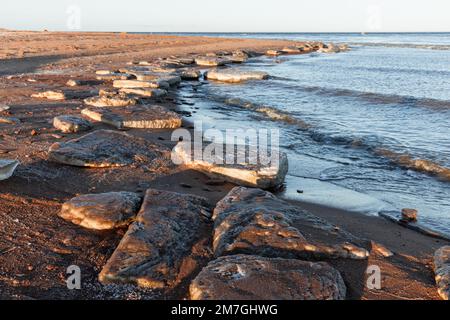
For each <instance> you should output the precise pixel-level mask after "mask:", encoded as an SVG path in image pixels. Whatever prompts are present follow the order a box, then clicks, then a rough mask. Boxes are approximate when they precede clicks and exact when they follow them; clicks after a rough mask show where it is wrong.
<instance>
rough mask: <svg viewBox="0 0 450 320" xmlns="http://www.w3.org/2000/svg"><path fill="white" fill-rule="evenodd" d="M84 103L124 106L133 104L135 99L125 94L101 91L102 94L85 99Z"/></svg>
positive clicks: (96, 105) (100, 105) (102, 105)
mask: <svg viewBox="0 0 450 320" xmlns="http://www.w3.org/2000/svg"><path fill="white" fill-rule="evenodd" d="M84 103H85V104H87V105H89V106H93V107H126V106H131V105H135V104H136V103H137V100H136V99H135V98H130V97H128V96H127V95H126V94H114V93H111V94H106V93H103V95H100V96H97V97H91V98H87V99H85V100H84Z"/></svg>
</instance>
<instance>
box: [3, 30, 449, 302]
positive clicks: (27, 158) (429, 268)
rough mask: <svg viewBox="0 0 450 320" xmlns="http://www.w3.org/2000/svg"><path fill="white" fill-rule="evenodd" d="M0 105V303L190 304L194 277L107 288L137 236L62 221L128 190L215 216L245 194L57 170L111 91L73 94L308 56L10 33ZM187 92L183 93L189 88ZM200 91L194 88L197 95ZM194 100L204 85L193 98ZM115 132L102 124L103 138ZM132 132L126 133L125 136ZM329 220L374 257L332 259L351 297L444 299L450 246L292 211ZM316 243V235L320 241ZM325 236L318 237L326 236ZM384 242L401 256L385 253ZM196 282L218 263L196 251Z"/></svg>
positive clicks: (109, 172) (199, 183) (111, 36)
mask: <svg viewBox="0 0 450 320" xmlns="http://www.w3.org/2000/svg"><path fill="white" fill-rule="evenodd" d="M0 39H1V42H2V46H1V48H0V104H2V105H7V106H9V107H10V108H9V109H8V110H5V111H0V117H8V118H14V119H18V120H19V121H18V122H17V123H2V122H0V158H2V159H17V160H19V161H20V165H19V166H18V167H17V169H16V171H15V173H14V175H13V176H12V177H11V178H9V179H7V180H4V181H0V298H2V299H183V298H189V294H188V286H189V284H190V280H192V277H187V278H186V279H184V280H183V281H181V283H180V284H178V285H177V286H176V287H174V288H171V289H170V290H158V289H148V288H139V287H136V286H134V285H131V284H126V285H125V284H112V285H107V286H104V285H103V284H101V283H100V282H99V280H98V275H99V273H100V272H101V270H102V268H103V266H104V265H105V264H106V263H107V261H108V259H109V258H110V257H111V254H112V253H113V252H114V250H115V249H116V247H117V245H118V244H119V242H120V241H121V239H122V237H123V236H124V234H125V232H126V231H127V228H119V229H117V230H113V231H93V230H88V229H85V228H82V227H80V226H77V225H74V224H72V223H70V222H68V221H65V220H63V219H62V218H60V217H59V216H58V213H59V212H60V210H61V206H62V204H63V203H65V202H66V201H68V200H70V199H71V198H73V197H75V196H78V195H83V194H90V193H104V192H111V191H130V192H135V193H138V194H140V195H144V194H145V192H146V190H147V189H150V188H153V189H159V190H166V191H173V192H178V193H183V194H194V195H198V196H202V197H205V198H206V199H207V200H208V203H209V205H210V206H211V207H214V206H215V205H216V203H217V202H218V201H219V200H221V199H222V198H223V197H225V196H226V195H227V193H228V192H229V191H230V190H232V189H233V187H235V185H234V184H232V183H229V182H222V183H212V181H211V179H210V178H209V177H208V176H206V175H205V174H203V173H200V172H198V171H194V170H186V168H184V167H182V166H160V167H158V168H149V167H146V166H140V165H132V166H127V167H118V168H95V169H94V168H79V167H75V166H67V165H61V164H59V163H55V162H53V161H49V159H48V150H49V148H50V147H51V145H52V144H54V143H57V142H64V141H68V140H71V139H74V138H78V137H82V136H84V135H85V134H86V132H79V133H61V131H60V130H57V129H56V128H54V126H53V125H52V121H53V118H54V117H56V116H59V115H80V112H81V110H82V109H84V104H83V98H84V97H85V96H92V95H93V92H98V90H99V89H104V90H112V89H113V88H112V83H111V82H110V81H104V82H102V83H101V84H93V85H91V84H88V85H83V86H77V87H74V88H69V87H67V85H66V84H67V82H68V81H69V80H84V81H93V80H95V79H96V74H95V72H96V71H97V70H118V69H120V68H126V67H129V65H128V63H129V62H131V61H134V62H139V61H146V62H148V63H154V64H155V65H156V64H158V63H161V62H162V61H163V60H162V59H164V58H169V57H171V58H173V57H176V58H180V57H186V56H189V57H195V56H204V55H206V54H211V53H220V52H233V51H236V50H244V51H245V52H252V53H255V54H264V53H265V52H266V51H267V50H282V49H283V48H286V47H291V46H300V45H303V43H301V42H292V41H284V40H283V41H281V40H253V39H226V38H209V37H191V36H186V37H180V36H168V35H143V34H127V33H59V32H58V33H57V32H26V31H0ZM184 84H185V81H183V82H182V84H181V85H184ZM188 85H190V84H188ZM46 90H52V91H55V90H66V91H67V90H73V91H76V93H77V95H76V96H75V98H66V99H65V100H62V101H50V100H45V99H35V98H32V97H31V95H32V94H34V93H37V92H42V91H46ZM192 90H195V85H194V86H193V87H192ZM168 91H169V92H168V94H167V95H166V96H163V97H160V98H156V99H155V103H157V104H158V105H162V106H163V107H165V108H166V109H167V110H170V111H173V112H175V113H177V112H178V114H180V115H181V116H183V125H182V127H183V128H187V129H189V130H191V129H192V124H191V123H190V122H189V117H188V116H187V114H186V113H182V112H180V108H179V105H180V101H181V100H183V97H180V96H179V95H178V93H177V89H176V87H175V88H174V87H172V88H170V89H169V90H168ZM101 129H107V130H113V129H112V127H111V126H109V125H107V124H105V123H101V122H94V123H93V128H92V129H91V131H94V130H101ZM121 132H122V131H121ZM126 133H127V134H129V135H131V136H134V137H141V138H145V140H146V141H148V142H150V143H155V144H158V145H162V146H164V147H167V148H168V149H172V148H173V147H174V146H175V142H172V141H171V139H170V136H171V133H172V130H171V129H157V130H153V129H152V130H146V129H127V130H126ZM290 203H291V204H293V205H294V206H296V207H298V208H301V209H305V210H307V211H309V212H311V213H312V214H314V215H316V216H318V217H320V218H323V219H325V220H327V221H329V222H330V223H331V224H333V225H336V226H337V227H339V228H340V229H343V230H346V231H348V232H350V233H351V234H352V235H354V236H355V237H357V238H358V239H359V241H360V243H361V245H362V246H364V248H365V249H366V250H368V252H370V255H369V257H368V258H367V259H365V260H351V259H328V260H326V262H328V263H329V264H330V265H331V266H333V267H334V268H336V269H337V270H338V271H339V272H340V273H341V275H342V277H343V279H344V282H345V285H346V287H347V293H346V298H347V299H356V300H359V299H361V300H375V299H408V300H409V299H412V300H416V299H417V300H420V299H426V300H428V299H429V300H438V299H440V297H439V295H438V292H437V289H436V284H435V279H434V273H433V254H434V252H435V251H436V250H437V249H438V248H440V247H442V246H445V245H448V244H449V242H447V241H445V240H441V239H437V238H432V237H429V236H426V235H423V234H420V233H418V232H415V231H413V230H409V229H407V228H404V227H402V226H400V225H397V224H394V223H392V222H389V221H387V220H385V219H383V218H380V217H372V216H367V215H363V214H358V213H354V212H346V211H343V210H339V209H334V208H327V207H323V206H318V205H313V204H307V203H302V202H292V201H291V202H290ZM212 230H213V224H212V223H209V224H207V226H206V227H205V228H204V229H203V231H204V233H203V234H201V235H200V236H199V237H200V240H199V243H202V245H203V246H205V247H208V246H210V245H211V243H212V241H213V240H212V234H213V232H212ZM311 236H312V237H314V236H315V235H314V234H313V235H311ZM316 236H317V237H319V235H316ZM374 243H376V244H381V245H383V246H384V247H386V248H388V249H389V250H390V251H392V252H393V253H394V255H393V256H392V257H384V256H383V255H380V254H377V252H376V250H375V249H374V248H373V247H374ZM198 251H199V253H198V254H197V258H198V260H197V263H196V265H195V267H193V269H195V270H196V271H195V272H194V274H197V273H198V272H199V271H200V270H201V268H202V267H204V266H205V265H206V264H207V263H208V262H209V261H211V260H212V259H213V257H212V254H211V252H210V250H209V251H208V250H203V251H202V250H200V249H199V250H198ZM69 265H78V266H80V267H81V268H82V270H83V290H73V291H71V290H67V288H66V282H65V280H66V268H67V266H69ZM371 265H377V266H379V267H380V269H381V270H382V280H381V281H382V288H381V289H368V288H367V286H366V278H367V276H368V274H367V273H366V270H367V268H368V266H371Z"/></svg>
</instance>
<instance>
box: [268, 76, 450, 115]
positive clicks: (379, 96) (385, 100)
mask: <svg viewBox="0 0 450 320" xmlns="http://www.w3.org/2000/svg"><path fill="white" fill-rule="evenodd" d="M291 80H292V81H291V82H290V83H288V82H285V81H279V82H278V81H273V82H271V83H270V84H268V85H271V86H272V85H274V84H276V85H277V86H278V87H282V88H286V89H300V90H303V91H306V92H310V93H314V94H317V95H322V96H329V97H350V98H357V99H362V100H364V101H367V102H370V103H376V104H395V105H408V106H415V107H424V108H430V109H435V110H440V109H445V110H448V109H450V101H448V100H439V99H433V98H417V97H413V96H404V95H396V94H383V93H375V92H366V91H358V90H352V89H340V88H327V87H320V86H303V85H299V84H293V82H294V80H293V79H291Z"/></svg>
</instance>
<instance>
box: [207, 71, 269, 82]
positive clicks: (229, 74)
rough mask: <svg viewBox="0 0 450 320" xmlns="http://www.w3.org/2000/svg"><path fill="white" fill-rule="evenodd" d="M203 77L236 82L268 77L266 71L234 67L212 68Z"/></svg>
mask: <svg viewBox="0 0 450 320" xmlns="http://www.w3.org/2000/svg"><path fill="white" fill-rule="evenodd" d="M205 77H206V78H207V79H210V80H216V81H222V82H230V83H237V82H243V81H248V80H265V79H267V78H268V77H269V75H268V74H267V73H266V72H260V71H243V70H235V69H221V70H219V69H214V70H211V71H208V72H207V73H206V74H205Z"/></svg>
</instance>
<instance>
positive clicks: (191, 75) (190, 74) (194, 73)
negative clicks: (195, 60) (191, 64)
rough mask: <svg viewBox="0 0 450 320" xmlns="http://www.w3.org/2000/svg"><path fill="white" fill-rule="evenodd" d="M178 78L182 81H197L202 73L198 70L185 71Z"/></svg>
mask: <svg viewBox="0 0 450 320" xmlns="http://www.w3.org/2000/svg"><path fill="white" fill-rule="evenodd" d="M179 74H180V77H181V79H182V80H193V81H195V80H198V79H199V78H200V77H201V75H202V73H201V72H200V71H199V70H195V69H187V70H182V71H181V72H180V73H179Z"/></svg>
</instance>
